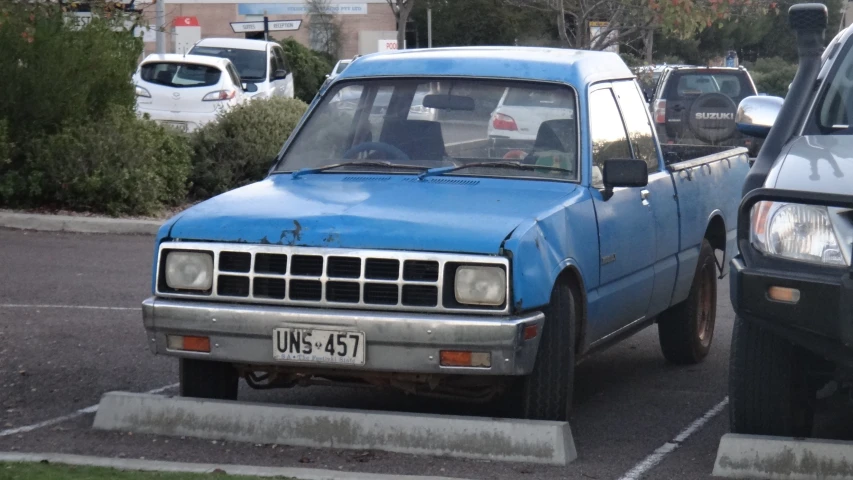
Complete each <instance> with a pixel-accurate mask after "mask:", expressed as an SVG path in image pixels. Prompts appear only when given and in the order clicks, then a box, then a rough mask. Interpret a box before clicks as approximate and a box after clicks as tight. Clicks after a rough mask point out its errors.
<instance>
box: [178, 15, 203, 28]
mask: <svg viewBox="0 0 853 480" xmlns="http://www.w3.org/2000/svg"><path fill="white" fill-rule="evenodd" d="M175 26H176V27H198V26H199V24H198V18H196V17H175Z"/></svg>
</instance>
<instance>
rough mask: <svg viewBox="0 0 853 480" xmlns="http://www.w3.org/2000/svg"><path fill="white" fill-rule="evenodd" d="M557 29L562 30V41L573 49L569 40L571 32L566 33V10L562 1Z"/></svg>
mask: <svg viewBox="0 0 853 480" xmlns="http://www.w3.org/2000/svg"><path fill="white" fill-rule="evenodd" d="M557 15H558V16H557V28H558V29H559V30H560V31H559V32H558V33H559V34H560V40H562V41H564V42H566V45H567V46H569V47H571V46H572V42H571V40H569V32H567V31H566V10H565V7H563V2H562V1H560V12H559V13H558V14H557Z"/></svg>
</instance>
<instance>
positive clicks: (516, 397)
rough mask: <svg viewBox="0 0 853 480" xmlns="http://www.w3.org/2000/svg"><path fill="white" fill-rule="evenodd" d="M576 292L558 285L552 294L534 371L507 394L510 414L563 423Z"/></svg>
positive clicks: (567, 409) (567, 411)
mask: <svg viewBox="0 0 853 480" xmlns="http://www.w3.org/2000/svg"><path fill="white" fill-rule="evenodd" d="M575 305H576V304H575V293H574V291H573V290H572V289H571V287H569V286H568V285H565V284H561V283H558V284H557V285H556V286H555V287H554V290H553V291H552V292H551V303H550V304H549V306H548V308H547V309H546V311H545V324H544V327H543V329H542V337H541V338H540V340H539V351H538V352H537V354H536V363H535V365H534V367H533V372H532V373H531V374H530V375H527V376H525V377H523V378H521V379H519V380H518V381H517V383H516V384H515V385H514V386H513V387H511V390H510V391H509V392H508V393H507V394H506V398H505V400H506V401H507V407H508V408H509V410H510V411H509V414H510V415H511V416H514V417H520V418H528V419H532V420H557V421H566V420H568V419H569V416H570V415H571V409H572V393H573V392H574V388H573V384H574V378H575V343H574V342H575V321H576V320H575Z"/></svg>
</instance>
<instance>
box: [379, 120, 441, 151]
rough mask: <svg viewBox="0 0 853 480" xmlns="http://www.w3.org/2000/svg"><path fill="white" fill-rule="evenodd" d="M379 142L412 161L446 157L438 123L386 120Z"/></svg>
mask: <svg viewBox="0 0 853 480" xmlns="http://www.w3.org/2000/svg"><path fill="white" fill-rule="evenodd" d="M379 141H380V142H383V143H388V144H391V145H394V146H395V147H397V148H399V149H400V150H402V151H404V152H406V155H408V156H409V158H411V159H412V160H442V159H443V158H444V157H445V155H446V151H445V148H444V135H442V133H441V124H440V123H438V122H432V121H428V120H392V119H386V120H385V125H384V126H383V127H382V133H381V134H380V135H379Z"/></svg>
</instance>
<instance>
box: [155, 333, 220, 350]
mask: <svg viewBox="0 0 853 480" xmlns="http://www.w3.org/2000/svg"><path fill="white" fill-rule="evenodd" d="M166 344H167V347H168V348H169V350H183V351H185V352H203V353H210V337H183V336H180V335H169V336H168V337H166Z"/></svg>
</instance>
